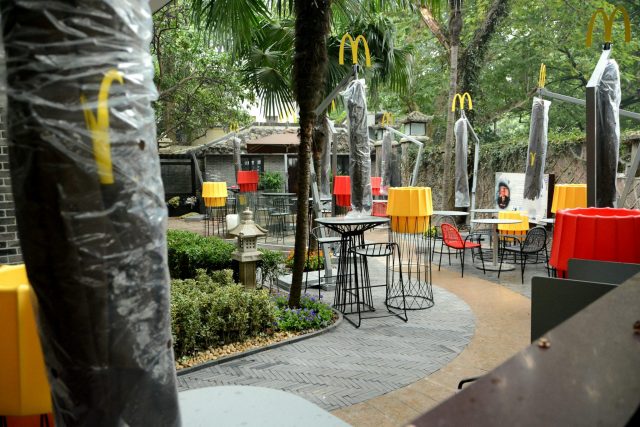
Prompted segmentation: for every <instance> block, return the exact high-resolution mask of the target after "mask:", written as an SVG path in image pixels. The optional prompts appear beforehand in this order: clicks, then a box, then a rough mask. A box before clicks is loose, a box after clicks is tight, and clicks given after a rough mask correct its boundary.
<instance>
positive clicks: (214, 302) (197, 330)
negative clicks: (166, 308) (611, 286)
mask: <svg viewBox="0 0 640 427" xmlns="http://www.w3.org/2000/svg"><path fill="white" fill-rule="evenodd" d="M300 303H301V304H300V308H298V309H290V308H288V307H287V298H286V297H285V296H283V295H278V296H276V297H275V298H274V297H272V296H271V295H269V292H268V291H266V290H247V289H245V288H244V287H243V286H242V285H238V284H236V283H234V281H233V277H232V272H231V270H222V271H215V272H211V273H207V272H206V271H205V270H202V269H199V270H198V271H197V272H196V277H195V278H194V279H185V280H181V279H174V280H172V281H171V334H172V337H173V349H174V353H175V357H176V359H180V358H185V357H189V356H190V355H193V354H195V353H196V352H198V351H203V350H207V349H210V348H215V347H219V346H223V345H225V344H229V343H232V342H239V341H243V340H244V339H245V338H249V337H253V336H256V335H261V334H265V335H271V334H273V333H274V332H276V331H278V330H280V331H306V330H310V329H321V328H324V327H327V326H329V325H330V324H331V323H332V321H333V311H332V310H331V308H330V307H329V306H328V305H327V304H325V303H323V302H322V301H321V300H319V299H316V298H315V297H312V296H309V295H304V296H303V297H302V298H301V301H300Z"/></svg>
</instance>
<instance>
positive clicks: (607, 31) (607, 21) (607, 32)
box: [587, 6, 631, 47]
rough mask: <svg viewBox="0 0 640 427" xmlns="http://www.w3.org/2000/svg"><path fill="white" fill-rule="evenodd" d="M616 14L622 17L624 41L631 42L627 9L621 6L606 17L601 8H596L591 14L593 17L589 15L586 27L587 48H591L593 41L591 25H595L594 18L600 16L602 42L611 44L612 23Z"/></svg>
mask: <svg viewBox="0 0 640 427" xmlns="http://www.w3.org/2000/svg"><path fill="white" fill-rule="evenodd" d="M618 12H620V14H621V15H622V19H623V20H624V41H625V42H626V43H629V42H630V41H631V22H630V20H629V14H628V13H627V9H625V8H624V7H622V6H617V7H616V8H615V9H613V12H611V14H610V15H607V13H606V12H605V11H604V9H603V8H598V9H597V10H596V11H595V12H593V15H591V19H590V20H589V25H588V26H587V47H590V46H591V42H592V39H593V25H594V24H595V22H596V18H597V17H598V16H602V22H603V23H604V41H605V43H611V33H612V30H613V21H614V19H615V17H616V14H617V13H618Z"/></svg>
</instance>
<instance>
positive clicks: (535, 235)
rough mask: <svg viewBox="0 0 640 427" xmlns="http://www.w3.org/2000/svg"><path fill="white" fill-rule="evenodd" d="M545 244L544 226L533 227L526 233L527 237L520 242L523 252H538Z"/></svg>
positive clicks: (545, 233) (545, 231)
mask: <svg viewBox="0 0 640 427" xmlns="http://www.w3.org/2000/svg"><path fill="white" fill-rule="evenodd" d="M546 244H547V230H545V229H544V227H540V226H537V227H533V228H532V229H531V230H529V232H528V233H527V237H526V238H525V239H524V243H523V244H522V251H523V252H538V251H541V250H542V249H543V248H544V246H545V245H546Z"/></svg>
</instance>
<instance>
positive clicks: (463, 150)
mask: <svg viewBox="0 0 640 427" xmlns="http://www.w3.org/2000/svg"><path fill="white" fill-rule="evenodd" d="M454 133H455V136H456V160H455V169H456V176H455V190H456V192H455V206H456V207H457V208H464V207H468V206H469V204H470V201H469V175H468V173H467V149H468V148H467V147H468V140H469V133H468V131H467V118H466V117H465V116H464V115H463V116H462V117H460V118H459V119H458V121H456V123H455V126H454Z"/></svg>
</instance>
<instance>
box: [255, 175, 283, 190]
mask: <svg viewBox="0 0 640 427" xmlns="http://www.w3.org/2000/svg"><path fill="white" fill-rule="evenodd" d="M283 185H284V178H283V177H282V174H281V173H280V172H267V171H265V172H263V173H262V175H260V181H259V182H258V188H259V189H260V190H269V191H280V190H281V189H282V188H283Z"/></svg>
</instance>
